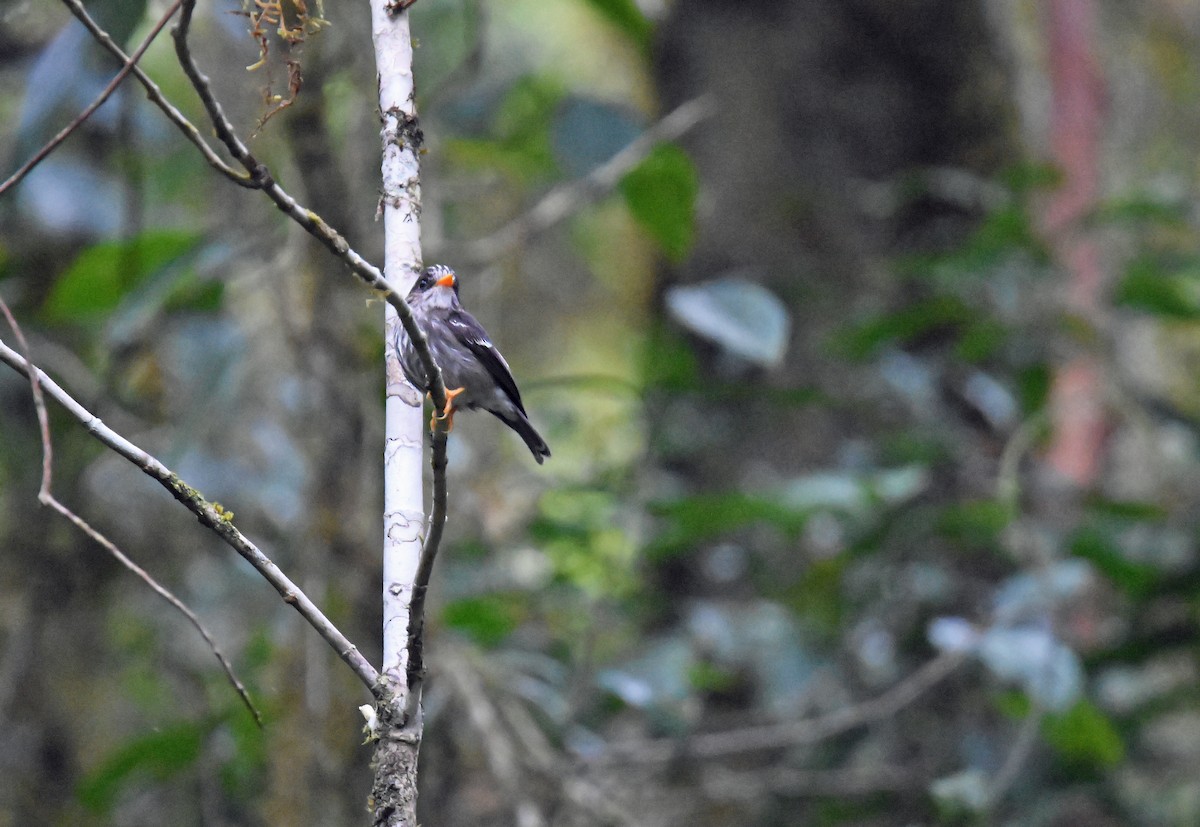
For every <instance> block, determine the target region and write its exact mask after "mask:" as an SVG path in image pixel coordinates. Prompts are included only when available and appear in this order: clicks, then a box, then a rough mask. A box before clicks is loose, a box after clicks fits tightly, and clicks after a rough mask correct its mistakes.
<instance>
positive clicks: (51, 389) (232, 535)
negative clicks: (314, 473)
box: [0, 341, 379, 692]
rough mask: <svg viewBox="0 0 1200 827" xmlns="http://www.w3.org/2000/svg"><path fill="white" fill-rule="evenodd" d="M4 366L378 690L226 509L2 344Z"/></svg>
mask: <svg viewBox="0 0 1200 827" xmlns="http://www.w3.org/2000/svg"><path fill="white" fill-rule="evenodd" d="M0 361H2V362H4V363H5V364H7V365H8V366H9V367H11V368H13V369H14V370H16V371H17V372H18V373H21V374H22V375H24V376H26V377H31V376H36V378H37V385H38V386H39V387H40V389H41V390H43V391H44V392H45V393H46V394H48V395H49V396H50V397H51V398H53V399H54V400H55V401H56V402H58V403H59V404H60V405H62V406H63V407H64V408H65V409H66V410H67V412H68V413H69V414H71V416H73V417H74V418H75V419H76V420H78V421H79V422H80V423H81V424H82V425H83V426H84V428H85V429H87V431H88V433H90V434H91V435H92V436H93V437H95V438H96V439H97V440H99V441H100V442H101V443H102V444H104V445H105V446H107V447H109V448H111V449H112V450H113V451H116V452H117V453H118V454H120V455H121V456H123V457H124V458H125V459H127V460H129V461H130V462H132V463H133V464H134V465H135V466H137V467H138V468H139V469H141V470H142V471H143V472H144V473H145V474H147V475H148V476H150V477H152V478H154V479H155V480H157V481H158V483H159V484H160V485H162V486H163V487H164V488H166V489H167V490H168V491H169V492H171V495H172V496H173V497H175V499H177V500H179V502H181V503H182V504H183V505H184V506H185V507H186V508H187V509H188V510H189V511H191V512H192V513H193V514H195V515H196V517H197V519H199V521H200V523H201V525H204V526H206V527H207V528H209V529H211V530H212V531H213V532H215V533H216V535H217V536H218V537H220V538H221V539H222V540H223V541H224V542H225V543H226V544H227V545H229V546H230V547H231V548H232V549H233V550H234V551H236V552H237V553H238V554H239V555H241V557H242V558H243V559H244V560H246V562H248V563H249V564H250V565H251V566H253V567H254V568H255V570H256V571H258V573H259V574H261V575H262V576H263V578H265V579H266V581H267V582H268V583H270V584H271V585H272V586H274V587H275V590H276V591H277V592H279V594H280V596H282V597H283V600H284V602H285V603H287V604H288V605H290V606H291V607H292V608H294V609H295V610H296V611H297V612H299V613H300V616H301V617H303V618H304V619H305V620H306V621H308V623H309V625H311V626H312V627H313V628H314V629H316V630H317V633H318V634H320V635H321V637H323V638H324V639H325V641H326V642H327V643H328V644H329V645H330V646H332V647H333V649H334V651H336V652H337V653H338V656H339V657H340V658H341V659H342V660H343V661H345V662H346V664H347V665H348V666H349V667H350V668H351V670H353V671H354V673H355V674H356V675H358V677H359V679H360V680H362V682H363V683H364V684H366V685H367V687H368V688H369V689H370V690H371V691H372V692H375V691H376V690H377V683H378V680H379V673H378V672H377V671H376V670H375V668H374V667H373V666H371V664H370V663H369V662H368V661H367V659H366V658H365V657H363V655H362V653H360V652H359V651H358V647H356V646H355V645H354V644H352V643H351V642H350V641H349V640H348V639H347V638H346V636H345V635H343V634H342V633H341V631H340V630H338V628H337V627H336V626H334V625H333V623H332V622H331V621H330V620H329V618H327V617H325V615H324V614H323V613H322V612H321V610H320V609H318V608H317V606H316V605H315V604H314V603H313V602H312V600H310V599H309V598H308V596H307V595H306V594H304V592H303V591H301V590H300V588H299V587H298V586H296V584H295V583H293V582H292V581H291V580H290V579H289V578H288V577H287V576H286V575H285V574H284V573H283V572H282V571H281V570H280V569H279V567H278V566H277V565H275V563H274V562H273V561H272V560H271V559H270V558H268V557H267V556H266V555H265V554H263V553H262V551H260V550H259V548H258V546H256V545H255V544H254V543H252V542H251V541H250V540H249V539H247V538H246V536H245V535H243V534H242V533H241V532H240V531H238V529H237V528H236V527H235V526H234V525H233V518H232V515H231V514H230V513H229V512H228V511H226V510H225V509H224V508H222V507H221V506H220V505H218V504H216V503H213V502H210V501H208V500H206V499H205V498H204V497H203V496H202V495H201V494H200V492H199V491H197V490H196V489H194V488H192V487H191V486H190V485H188V484H187V483H186V482H184V481H183V480H181V479H180V478H179V477H178V476H177V475H176V474H175V473H173V472H172V471H171V469H169V468H167V467H166V466H165V465H163V464H162V463H161V462H159V461H158V460H157V459H156V458H154V457H153V456H151V455H150V454H148V453H146V452H145V451H144V450H142V449H141V448H139V447H138V446H137V445H134V444H133V443H132V442H130V441H129V440H127V439H126V438H125V437H123V436H121V435H120V434H118V433H116V432H115V431H113V430H112V429H111V428H109V427H108V426H107V425H105V424H104V423H103V422H101V421H100V419H99V417H97V416H95V415H94V414H92V413H91V412H90V411H89V410H88V409H87V408H85V407H84V406H83V405H81V404H79V402H78V401H76V400H75V398H74V397H72V396H71V395H70V394H69V393H67V392H66V391H65V390H63V389H62V388H61V387H59V385H58V384H57V383H56V382H55V381H54V380H53V379H51V378H50V377H49V376H47V375H46V374H45V373H44V372H42V371H41V370H39V369H38V368H36V367H35V368H32V369H31V368H30V366H29V362H28V360H26V359H25V358H24V357H22V356H21V354H19V353H17V352H16V351H15V350H13V349H12V348H10V347H8V346H7V345H6V344H4V342H3V341H0Z"/></svg>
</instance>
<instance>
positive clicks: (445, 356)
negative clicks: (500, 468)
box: [396, 264, 550, 465]
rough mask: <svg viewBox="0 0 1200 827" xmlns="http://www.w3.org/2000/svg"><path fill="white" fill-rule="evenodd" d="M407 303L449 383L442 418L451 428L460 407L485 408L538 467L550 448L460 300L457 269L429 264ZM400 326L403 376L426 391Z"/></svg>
mask: <svg viewBox="0 0 1200 827" xmlns="http://www.w3.org/2000/svg"><path fill="white" fill-rule="evenodd" d="M406 301H407V302H408V306H409V307H411V308H412V311H413V316H414V317H416V320H417V324H418V325H419V326H420V328H421V332H422V333H424V334H425V338H426V339H427V340H428V341H429V349H430V350H431V351H432V352H433V359H434V361H435V362H437V363H438V367H440V368H441V369H442V380H443V381H444V382H445V384H446V410H445V411H443V412H442V416H445V417H450V427H453V426H454V412H455V411H456V410H460V409H462V408H483V409H484V410H485V411H488V412H489V413H492V414H494V415H495V416H496V417H497V418H499V419H500V420H501V421H502V422H504V424H505V425H507V426H508V427H510V428H512V429H513V430H514V431H516V432H517V433H518V434H520V435H521V439H523V440H525V444H526V445H528V446H529V450H530V451H532V452H533V458H534V459H536V460H537V461H538V464H539V465H540V464H541V463H542V462H544V461H545V458H546V457H548V456H550V447H549V446H548V445H546V441H545V440H544V439H542V437H541V436H540V435H539V434H538V432H537V431H536V430H534V428H533V425H531V424H529V416H528V415H527V414H526V413H525V406H524V405H522V404H521V392H520V391H519V390H517V382H516V380H515V379H513V375H512V371H511V370H509V367H508V362H506V361H504V357H503V356H501V355H500V351H498V350H497V349H496V346H495V345H493V344H492V341H491V339H489V338H488V335H487V332H486V331H485V330H484V329H483V326H482V325H480V324H479V322H478V321H476V320H475V317H474V316H472V315H471V314H470V313H468V312H467V311H466V310H464V309H463V306H462V304H461V303H459V300H458V278H457V276H455V275H454V271H453V270H452V269H450V268H449V267H447V266H446V265H444V264H435V265H433V266H432V267H426V268H425V270H424V271H423V272H422V273H421V276H420V277H419V278H418V279H417V283H416V284H414V285H413V288H412V290H411V291H409V294H408V298H407V299H406ZM396 330H397V333H396V348H397V350H398V351H399V353H400V366H401V367H402V368H403V369H404V375H405V376H406V377H407V378H408V381H409V382H411V383H412V384H413V385H415V386H416V387H418V388H420V389H422V390H425V391H428V390H429V380H428V379H427V378H426V376H425V369H424V367H422V366H421V360H420V359H419V358H418V357H417V351H416V349H415V348H414V347H413V346H412V342H411V341H410V340H409V338H408V336H406V335H404V329H403V328H402V327H400V326H399V325H397V327H396ZM435 418H437V415H436V414H435ZM430 427H432V423H431V424H430Z"/></svg>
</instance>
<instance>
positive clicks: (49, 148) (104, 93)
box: [0, 0, 182, 195]
mask: <svg viewBox="0 0 1200 827" xmlns="http://www.w3.org/2000/svg"><path fill="white" fill-rule="evenodd" d="M181 2H182V0H175V2H174V3H172V4H171V6H170V8H168V9H167V11H166V13H165V14H163V16H162V17H160V18H159V20H158V22H157V23H155V24H154V28H153V29H151V30H150V33H149V34H148V35H146V37H145V39H144V40H142V42H141V44H140V45H139V46H138V47H137V49H135V50H134V52H133V54H132V55H131V56H130V57H129V59H128V60H127V61H126V62H125V65H124V66H122V67H121V71H119V72H117V74H116V77H114V78H113V79H112V80H111V81H109V83H108V86H105V87H104V89H102V90H101V92H100V94H99V95H97V96H96V99H95V100H93V101H92V102H91V103H90V104H88V106H87V108H86V109H84V110H83V111H82V112H80V113H79V114H78V115H76V116H75V119H74V120H73V121H71V122H70V123H69V124H67V125H66V126H65V127H63V129H62V130H61V131H60V132H59V133H58V134H57V135H55V136H54V137H53V138H51V139H50V140H49V141H47V143H46V145H45V146H43V147H42V148H41V149H39V150H38V151H37V153H36V154H35V155H34V156H33V157H32V158H30V159H29V160H28V161H26V162H25V163H24V164H23V165H22V166H21V168H20V169H18V170H17V171H16V172H14V173H13V174H12V175H10V176H9V177H8V180H7V181H5V182H4V183H3V184H0V195H3V194H4V193H5V192H7V191H8V190H9V189H11V188H12V187H15V186H16V185H17V184H19V183H21V181H22V180H23V179H24V178H25V176H26V175H28V174H29V173H30V172H31V171H32V170H33V168H34V167H36V166H37V165H38V164H40V163H41V162H42V161H44V160H46V158H48V157H50V153H52V152H54V150H56V149H58V147H59V146H60V145H61V144H62V142H63V141H65V140H66V139H67V138H69V137H70V136H71V133H73V132H74V131H75V130H76V129H78V128H79V127H81V126H83V122H84V121H86V120H87V119H88V118H90V117H91V116H92V113H93V112H95V111H96V110H97V109H99V108H100V107H101V106H103V105H104V102H105V101H106V100H108V99H109V98H110V97H111V96H112V93H113V92H115V91H117V87H118V86H120V85H121V81H123V80H125V78H127V77H129V73H130V72H132V71H133V69H134V67H135V66H137V62H138V61H139V60H141V59H142V55H144V54H145V53H146V50H147V49H149V48H150V44H151V43H153V42H154V39H155V38H156V37H158V33H159V32H161V31H162V30H163V27H164V26H166V25H167V21H168V20H170V19H171V18H172V17H174V16H175V12H177V11H179V4H180V3H181Z"/></svg>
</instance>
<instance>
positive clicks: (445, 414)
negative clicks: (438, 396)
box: [429, 388, 466, 433]
mask: <svg viewBox="0 0 1200 827" xmlns="http://www.w3.org/2000/svg"><path fill="white" fill-rule="evenodd" d="M465 390H466V388H454V389H453V390H451V389H450V388H446V409H445V410H444V411H442V414H441V416H438V414H436V413H435V414H434V415H433V416H432V417H430V419H429V430H431V431H432V430H433V428H434V423H435V422H439V421H441V420H443V419H447V420H449V422H447V423H446V433H450V432H451V431H453V430H454V411H455V410H456V408H455V407H454V398H455V397H456V396H458V395H459V394H460V393H462V392H463V391H465Z"/></svg>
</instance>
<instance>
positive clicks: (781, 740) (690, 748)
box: [600, 652, 966, 763]
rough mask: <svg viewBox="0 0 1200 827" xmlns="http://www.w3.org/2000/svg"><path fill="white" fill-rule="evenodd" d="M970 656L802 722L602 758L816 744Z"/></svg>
mask: <svg viewBox="0 0 1200 827" xmlns="http://www.w3.org/2000/svg"><path fill="white" fill-rule="evenodd" d="M965 659H966V656H965V655H964V654H962V653H960V652H947V653H945V654H941V655H938V656H937V657H935V658H934V659H933V660H931V661H929V662H928V663H926V664H925V665H924V666H922V667H921V668H920V669H918V670H917V671H916V672H914V673H913V674H912V675H910V676H909V677H907V678H906V679H904V680H903V681H901V682H900V683H898V684H896V685H895V686H893V687H892V688H891V689H889V690H888V691H887V692H884V693H883V694H882V695H880V696H879V697H877V698H872V699H871V700H868V701H863V702H862V703H859V704H856V705H854V706H850V707H846V708H845V709H839V710H837V711H836V712H831V713H829V714H828V715H822V716H820V717H818V718H810V719H808V720H801V721H785V722H778V723H772V724H762V725H759V726H752V727H746V728H744V729H736V730H730V731H727V732H708V733H704V734H701V735H695V736H692V737H691V738H689V739H684V740H681V739H677V738H660V739H654V740H646V741H633V742H630V743H626V744H620V743H618V744H614V745H613V746H612V747H610V749H609V750H608V751H607V752H606V753H605V754H604V755H603V756H602V757H601V758H600V760H601V761H603V762H606V763H612V762H618V761H638V762H643V763H662V762H664V761H670V760H671V759H673V758H675V757H677V756H689V757H696V758H714V757H718V756H723V755H734V754H738V753H744V752H753V751H757V750H766V749H779V748H781V747H788V746H794V745H798V744H812V743H816V742H818V741H823V740H825V739H826V738H830V737H832V736H834V735H838V734H840V733H843V732H846V731H848V730H851V729H855V728H856V727H860V726H863V725H865V724H868V723H871V722H873V721H879V720H882V719H884V718H889V717H891V716H892V715H894V714H896V713H897V712H898V711H900V710H901V709H903V708H904V707H906V706H908V705H909V704H911V703H912V702H913V701H915V700H916V699H917V698H919V697H920V696H921V695H922V694H924V693H925V692H928V691H929V690H930V689H932V688H933V687H934V686H936V685H937V684H939V683H941V682H942V681H943V680H945V679H946V678H947V677H949V676H950V674H951V673H952V672H954V670H955V669H956V668H958V666H959V664H961V663H962V662H963V661H964V660H965Z"/></svg>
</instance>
